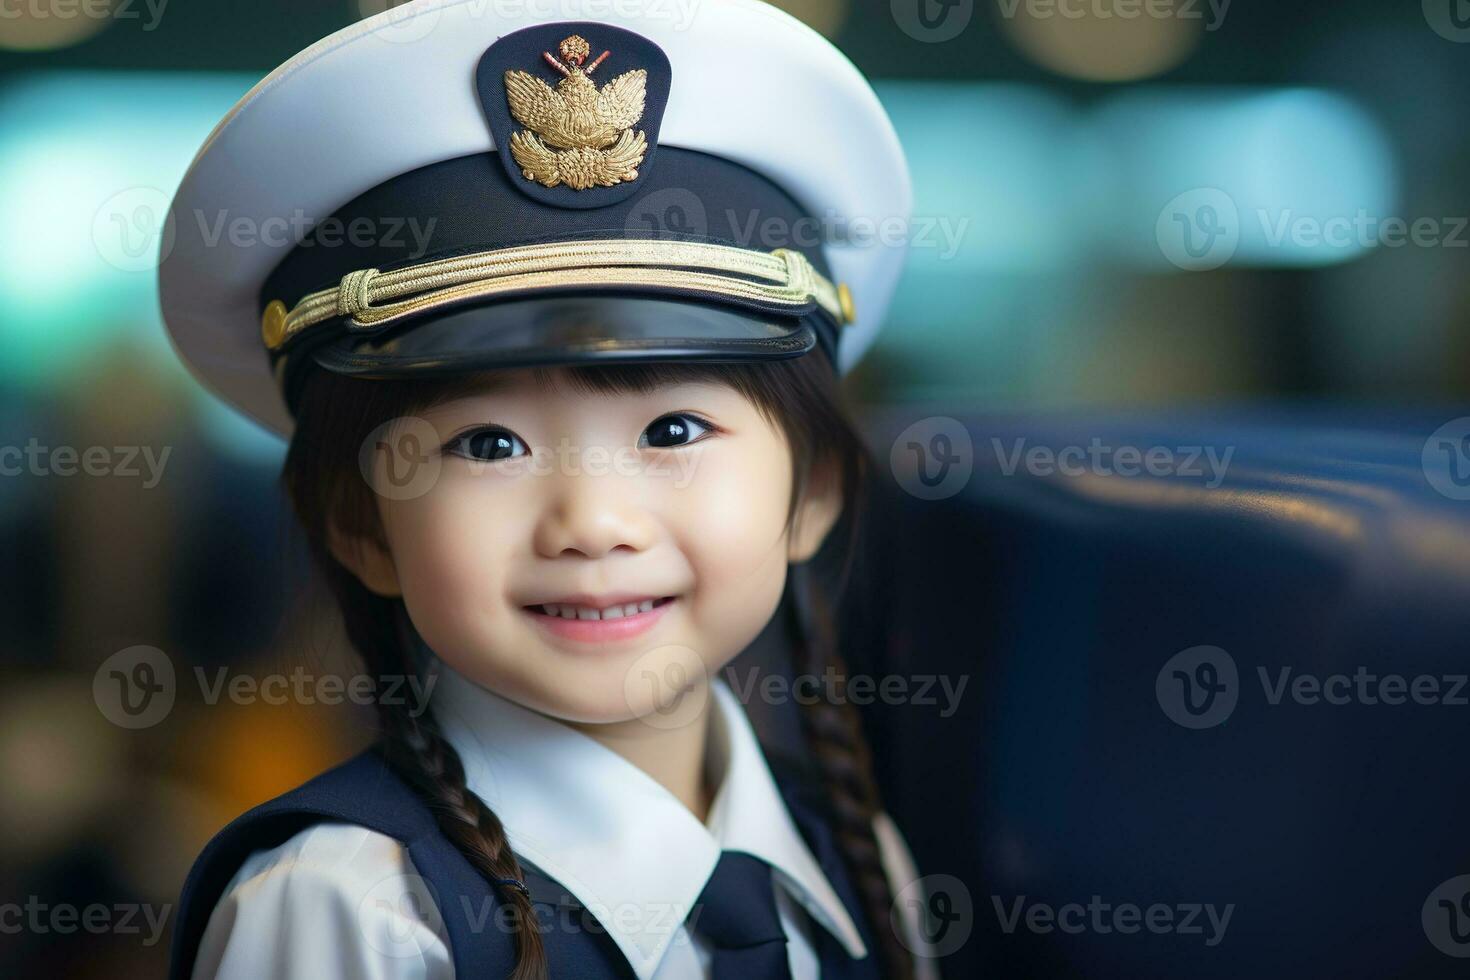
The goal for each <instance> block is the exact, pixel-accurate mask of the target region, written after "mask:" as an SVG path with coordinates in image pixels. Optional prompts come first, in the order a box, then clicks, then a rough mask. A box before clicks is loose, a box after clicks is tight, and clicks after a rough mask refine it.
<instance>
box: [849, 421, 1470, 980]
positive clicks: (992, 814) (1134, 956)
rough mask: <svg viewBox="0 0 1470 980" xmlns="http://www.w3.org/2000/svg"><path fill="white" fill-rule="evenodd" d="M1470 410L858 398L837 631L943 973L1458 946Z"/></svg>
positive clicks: (1249, 964) (1208, 967)
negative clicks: (927, 895)
mask: <svg viewBox="0 0 1470 980" xmlns="http://www.w3.org/2000/svg"><path fill="white" fill-rule="evenodd" d="M1466 415H1470V411H1466V410H1460V411H1445V412H1439V413H1437V414H1436V413H1428V412H1424V413H1409V412H1405V413H1398V414H1394V413H1389V412H1379V413H1364V412H1358V413H1356V414H1354V413H1353V412H1350V411H1333V410H1329V409H1276V408H1260V409H1231V410H1223V409H1222V410H1218V411H1213V412H1190V413H1183V412H1181V413H1174V412H1169V413H1166V412H1162V411H1161V412H1155V413H1144V414H1117V415H1084V414H1075V415H1057V416H1040V417H1026V416H1019V417H1017V416H993V417H992V416H961V417H959V418H955V419H953V420H952V421H943V420H936V419H935V418H934V417H933V416H932V415H928V414H926V413H925V412H924V411H923V410H919V411H915V410H913V409H903V410H891V411H889V412H887V413H886V414H882V415H875V416H872V417H870V418H869V419H867V420H866V423H865V424H866V429H867V433H868V436H869V438H870V442H871V445H872V447H873V449H874V452H875V457H876V459H877V460H878V463H879V473H878V474H877V477H878V479H877V480H876V484H877V494H876V497H875V500H874V505H873V508H872V510H871V512H870V514H869V518H870V519H869V522H868V526H867V528H866V533H867V542H868V545H867V551H865V552H864V555H863V558H862V560H861V562H860V564H859V566H858V567H857V569H856V570H855V578H854V586H853V588H852V590H851V591H850V592H849V594H848V599H847V601H846V602H845V604H844V607H843V611H842V615H843V619H844V626H845V629H846V632H845V636H846V637H847V638H848V639H847V641H846V643H845V649H846V653H847V656H848V659H849V661H850V666H851V668H852V670H853V671H854V673H857V674H864V673H866V674H872V675H875V676H876V677H877V678H878V679H880V680H881V679H882V678H884V677H897V678H899V679H900V682H901V683H902V684H903V685H904V687H903V690H904V691H906V692H908V693H907V695H906V696H903V695H901V696H897V697H893V696H889V697H885V696H881V695H875V696H872V697H870V698H866V700H867V701H868V703H866V704H863V705H862V711H863V714H864V722H865V726H866V728H867V731H868V733H869V736H870V740H871V741H872V743H873V746H874V751H875V762H876V765H877V767H878V770H879V776H880V782H881V783H882V786H883V790H884V793H885V798H886V801H887V804H888V807H889V809H890V811H891V812H893V813H894V815H895V817H896V818H897V820H898V822H899V823H900V825H901V826H902V827H903V828H904V830H905V832H906V834H907V837H908V839H909V843H910V845H911V846H912V848H913V851H914V853H915V857H916V860H917V862H918V864H919V866H920V869H921V871H922V873H923V874H925V875H926V876H930V877H929V879H928V880H929V881H930V882H931V883H933V884H934V885H935V887H936V891H935V894H934V895H933V896H931V900H930V908H931V912H932V915H931V920H932V923H931V924H932V926H933V928H934V937H933V938H934V940H935V942H936V943H938V944H939V946H938V947H937V948H939V949H941V950H943V951H946V952H947V954H948V955H946V956H944V957H943V958H942V959H941V960H940V964H941V967H942V969H943V972H944V975H945V976H946V977H950V978H956V977H958V978H970V977H984V978H998V980H999V978H1004V980H1012V978H1029V977H1109V978H1111V977H1130V978H1146V977H1170V978H1175V977H1190V978H1195V980H1209V978H1237V977H1244V976H1250V977H1278V976H1279V977H1296V978H1300V977H1319V976H1332V977H1337V978H1348V977H1363V978H1368V977H1373V978H1379V977H1451V976H1454V977H1463V976H1466V975H1470V959H1465V958H1462V957H1466V956H1470V877H1466V878H1464V879H1460V880H1459V881H1456V880H1455V879H1457V877H1458V876H1461V875H1466V876H1470V839H1467V836H1466V830H1465V828H1466V826H1467V825H1466V820H1465V818H1466V816H1467V814H1470V774H1467V766H1466V760H1467V758H1470V755H1467V745H1470V706H1467V704H1466V702H1467V700H1470V685H1466V684H1465V675H1466V674H1467V673H1470V500H1466V499H1459V498H1462V497H1470V440H1464V441H1461V442H1455V441H1454V440H1449V439H1442V438H1441V439H1438V440H1437V441H1435V440H1431V438H1430V437H1431V433H1434V432H1435V431H1436V430H1437V429H1439V428H1440V427H1441V426H1442V425H1444V424H1445V423H1446V422H1449V421H1450V420H1451V419H1454V418H1455V417H1456V416H1466ZM940 436H943V438H940ZM1127 447H1131V448H1132V449H1133V450H1134V452H1130V451H1128V448H1127ZM1153 447H1162V452H1155V453H1154V454H1153V456H1152V457H1151V459H1152V463H1151V464H1150V463H1149V462H1147V461H1148V460H1149V459H1150V457H1149V456H1148V455H1147V454H1148V451H1149V450H1151V449H1152V448H1153ZM1018 450H1019V451H1018ZM1135 457H1137V459H1135ZM967 459H968V461H969V470H968V472H966V460H967ZM943 461H948V462H947V464H945V463H944V462H943ZM945 466H947V467H948V469H947V470H946V469H945ZM921 467H922V468H924V470H923V472H924V474H925V479H926V480H927V481H928V482H929V483H932V484H933V486H929V485H927V484H926V483H925V482H924V481H922V480H920V479H919V475H920V469H921ZM945 479H948V480H950V481H951V482H950V483H949V484H947V485H946V484H945V483H944V480H945ZM926 496H928V497H934V498H935V499H922V498H923V497H926ZM1392 677H1398V678H1402V680H1401V681H1394V680H1391V679H1390V678H1392ZM926 678H927V679H928V680H927V686H926ZM946 678H947V681H946V680H945V679H946ZM941 682H944V683H941ZM895 683H898V682H892V681H890V685H891V686H890V692H893V691H897V690H898V687H896V686H893V685H894V684H895ZM946 683H947V687H946V686H945V684H946ZM961 683H963V684H964V687H963V688H960V687H959V685H960V684H961ZM1415 685H1417V687H1416V686H1415ZM945 691H949V692H952V693H951V694H950V695H946V693H945ZM953 692H958V693H957V695H955V694H954V693H953ZM854 700H857V698H856V697H855V698H854ZM1393 701H1396V702H1399V703H1387V702H1393ZM1094 896H1096V897H1094ZM1125 906H1132V907H1136V909H1137V912H1136V913H1135V912H1130V911H1127V909H1126V908H1125ZM1191 909H1192V910H1193V912H1191ZM1212 914H1213V918H1212V917H1211V916H1212ZM1227 914H1228V918H1226V916H1227ZM1150 916H1151V918H1149V917H1150Z"/></svg>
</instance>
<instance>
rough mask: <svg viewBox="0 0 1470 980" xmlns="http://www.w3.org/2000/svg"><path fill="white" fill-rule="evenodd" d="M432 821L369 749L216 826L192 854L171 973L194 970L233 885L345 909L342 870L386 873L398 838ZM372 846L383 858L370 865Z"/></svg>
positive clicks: (346, 884) (400, 853) (416, 835)
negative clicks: (195, 854)
mask: <svg viewBox="0 0 1470 980" xmlns="http://www.w3.org/2000/svg"><path fill="white" fill-rule="evenodd" d="M434 824H435V822H434V818H433V815H432V814H431V813H430V812H429V811H428V808H427V806H426V805H425V804H424V803H423V802H422V801H421V800H419V799H418V797H417V795H416V794H415V793H414V792H413V791H412V790H411V789H410V788H409V787H407V786H406V785H405V784H404V783H403V782H402V781H401V780H399V779H398V777H397V776H395V775H394V774H393V772H392V771H391V769H389V767H388V766H387V765H386V763H384V761H383V760H382V758H381V757H380V756H379V755H378V754H377V753H375V752H372V751H369V752H364V753H362V754H360V755H358V756H356V757H354V758H352V759H350V760H348V761H347V762H345V763H343V764H342V765H340V766H337V767H336V768H334V769H331V770H329V771H328V772H325V773H323V774H322V775H320V776H318V777H316V778H315V779H312V780H310V781H309V782H307V783H305V784H303V785H302V786H299V787H297V788H296V789H294V790H292V791H290V792H289V793H285V794H283V795H282V796H279V797H277V798H276V799H274V800H271V801H269V802H267V803H263V804H261V805H260V806H257V807H255V808H254V809H252V810H250V811H249V812H248V813H245V814H244V815H242V816H241V817H239V818H237V819H236V820H234V821H233V822H231V823H230V825H229V826H227V827H225V828H224V829H223V830H221V831H220V832H219V833H218V834H216V835H215V836H214V838H213V839H212V840H210V842H209V844H208V845H207V846H206V847H205V848H204V851H203V853H201V854H200V856H199V858H198V859H197V860H196V861H195V862H194V867H193V868H192V869H191V870H190V872H189V878H188V881H187V882H186V883H185V886H184V892H183V895H182V897H181V899H180V902H179V909H178V914H177V917H176V920H175V929H174V938H173V949H172V956H171V970H170V976H171V977H172V978H173V980H183V978H185V977H188V976H190V975H191V972H192V971H193V966H194V964H195V962H196V955H197V953H198V951H199V948H200V943H201V940H202V938H203V935H204V932H205V931H206V928H209V927H211V925H212V923H213V921H214V920H215V919H217V918H218V921H219V922H220V923H221V925H222V926H228V925H229V923H230V921H231V917H232V915H233V913H232V912H231V911H229V909H226V911H225V912H224V913H223V914H222V916H221V917H217V916H216V914H215V911H216V909H217V908H218V907H220V906H222V905H227V904H230V907H231V908H234V907H237V906H238V903H233V904H231V903H227V902H226V896H227V892H229V891H230V890H231V889H234V888H235V886H237V885H239V886H242V889H243V890H242V891H241V892H240V893H239V894H242V895H244V894H253V892H252V890H251V888H249V887H243V886H245V885H246V884H247V883H248V882H257V884H256V885H255V886H253V888H254V891H259V892H262V893H264V894H267V895H269V896H271V897H272V901H283V900H286V899H293V900H295V899H299V897H300V896H302V895H304V896H306V897H309V898H311V900H312V901H313V902H314V903H315V904H316V905H317V906H318V907H322V906H324V905H325V904H326V903H329V902H330V901H335V902H336V903H337V907H338V908H339V909H345V908H346V905H345V903H346V900H347V897H349V896H350V895H351V894H353V892H352V891H351V887H350V886H353V885H355V884H357V882H355V881H354V880H352V879H350V878H346V879H343V878H342V875H343V873H344V872H343V871H342V869H345V868H352V867H355V866H358V865H361V866H362V867H363V868H364V869H377V870H382V869H387V870H383V876H384V877H388V876H391V875H392V874H394V873H395V872H394V871H393V870H391V869H392V868H393V867H395V866H401V864H402V861H404V860H406V855H404V848H405V845H411V844H413V843H414V842H416V841H419V840H421V839H423V838H425V837H426V836H428V835H430V834H432V833H433V831H434ZM390 845H391V847H390ZM392 848H396V849H397V852H396V855H397V856H395V852H394V851H393V850H392ZM373 854H378V855H379V856H381V857H383V858H384V861H383V862H379V863H375V862H374V861H372V860H371V859H370V858H371V856H372V855H373ZM395 861H397V862H398V865H395V864H394V862H395ZM334 868H335V869H337V870H336V871H335V872H332V871H330V870H329V869H334ZM339 879H341V880H340V881H339ZM337 884H341V885H343V887H342V888H341V889H338V888H336V887H335V886H336V885H337ZM267 886H269V887H267ZM326 886H332V887H326ZM253 907H254V908H262V909H263V908H265V907H266V905H265V904H260V905H255V906H253ZM277 909H278V911H277V914H278V915H282V916H283V918H284V917H285V916H284V914H283V913H282V912H281V911H280V906H277ZM369 976H371V974H369Z"/></svg>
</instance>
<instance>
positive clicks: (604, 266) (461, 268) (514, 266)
mask: <svg viewBox="0 0 1470 980" xmlns="http://www.w3.org/2000/svg"><path fill="white" fill-rule="evenodd" d="M621 286H626V287H632V288H635V289H636V288H651V289H654V290H657V291H659V292H674V293H686V294H691V295H695V296H701V297H708V296H713V297H727V298H730V299H732V300H736V301H739V302H744V303H747V304H750V305H755V306H759V307H761V308H765V309H769V310H772V311H774V312H777V313H787V314H790V315H797V314H800V313H803V312H806V311H807V310H809V309H810V307H811V306H812V304H816V305H817V306H818V307H820V308H822V309H823V310H825V311H827V313H828V314H830V315H831V316H832V317H833V319H835V320H836V321H837V322H838V324H847V323H851V322H852V321H853V320H854V319H855V312H854V310H853V305H852V296H851V294H850V293H849V292H848V290H847V287H846V286H845V285H833V283H832V282H831V281H830V280H829V279H827V278H826V277H825V276H823V275H822V274H821V273H820V272H818V271H817V270H816V269H815V268H814V267H813V266H812V264H811V262H810V260H808V259H807V257H806V256H805V255H802V254H801V253H800V252H795V251H791V250H789V249H784V248H778V249H775V250H773V251H770V252H762V251H757V250H755V249H748V248H738V247H736V246H733V245H718V244H713V243H710V242H686V241H666V240H657V239H631V240H630V239H621V238H615V239H592V240H587V241H573V242H552V243H543V244H538V245H518V246H512V247H510V248H499V249H493V250H491V251H487V252H476V253H474V254H472V255H460V256H455V257H454V258H448V259H437V260H435V261H432V262H425V263H422V264H420V265H415V266H409V267H407V268H402V269H394V270H393V271H391V272H379V271H378V270H377V269H359V270H357V271H354V272H349V273H348V274H347V275H345V276H343V277H342V279H341V282H339V283H338V285H337V286H336V287H334V288H330V289H323V290H319V291H318V292H315V293H311V294H310V295H308V296H306V297H304V298H303V299H302V300H301V301H300V302H299V303H297V304H296V306H295V307H294V308H291V309H289V310H288V309H287V307H286V305H285V303H284V302H282V301H281V300H279V299H278V300H273V301H272V302H271V303H270V304H268V305H267V306H266V309H265V314H264V316H263V317H262V318H261V333H262V336H263V338H264V340H265V344H266V346H267V347H269V348H271V349H272V350H275V349H276V348H278V347H280V346H281V345H283V344H284V343H285V342H286V341H287V340H290V339H291V338H292V337H294V336H296V335H297V334H299V333H301V332H302V331H303V330H306V329H307V328H309V327H312V326H315V325H316V324H319V323H323V322H326V321H328V320H332V319H335V318H337V317H348V318H349V319H348V326H349V327H350V328H358V329H368V328H377V327H380V326H384V325H387V324H389V323H392V322H394V321H396V320H401V319H403V318H404V317H409V316H414V315H417V314H420V313H426V312H430V311H432V310H436V309H440V308H443V307H448V306H452V305H454V304H457V303H463V302H466V301H469V300H479V299H487V298H493V297H495V296H499V295H506V294H512V293H525V292H535V291H538V290H545V289H565V288H568V287H585V288H590V289H596V288H603V287H621Z"/></svg>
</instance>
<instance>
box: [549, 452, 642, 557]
mask: <svg viewBox="0 0 1470 980" xmlns="http://www.w3.org/2000/svg"><path fill="white" fill-rule="evenodd" d="M637 482H638V477H637V476H635V475H630V476H620V475H599V476H591V475H588V474H585V473H581V474H575V475H567V474H562V475H558V476H555V477H553V478H551V480H550V481H548V485H547V486H546V488H545V489H546V494H547V496H546V498H545V500H546V503H545V509H544V511H543V513H542V515H541V519H540V521H539V522H538V524H537V527H536V536H535V537H536V540H535V547H536V551H537V553H538V554H540V555H541V556H542V557H543V558H560V557H562V556H564V555H572V556H578V555H580V556H582V557H584V558H601V557H603V556H604V555H608V554H611V553H613V552H615V551H617V550H618V549H623V550H627V551H631V552H640V551H645V550H647V549H648V548H649V547H650V546H651V545H652V544H653V541H654V537H655V535H656V533H657V528H656V526H655V524H654V521H653V517H652V515H651V514H649V513H648V510H647V508H646V507H644V506H643V505H641V504H640V503H639V502H638V500H637V499H636V498H637V497H638V494H637V493H636V489H637V488H636V486H635V484H637Z"/></svg>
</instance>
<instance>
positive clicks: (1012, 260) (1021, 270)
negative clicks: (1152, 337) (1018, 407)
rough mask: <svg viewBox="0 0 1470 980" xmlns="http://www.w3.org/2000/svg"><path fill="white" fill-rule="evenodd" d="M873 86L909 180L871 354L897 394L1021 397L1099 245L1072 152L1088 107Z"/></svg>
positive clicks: (1017, 95) (1010, 88)
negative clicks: (884, 323)
mask: <svg viewBox="0 0 1470 980" xmlns="http://www.w3.org/2000/svg"><path fill="white" fill-rule="evenodd" d="M876 89H877V92H878V97H879V99H880V100H881V101H882V102H883V104H884V106H885V107H886V108H887V110H888V112H889V114H890V116H891V117H892V118H893V123H894V127H895V129H897V131H898V137H899V140H900V141H901V142H902V143H903V147H904V153H905V155H906V156H907V157H908V162H909V170H910V173H911V175H912V180H913V187H914V216H915V220H914V223H913V226H912V228H913V231H912V235H911V239H912V241H911V245H910V249H909V254H908V257H907V261H906V263H905V266H904V274H903V278H902V280H901V281H900V283H899V287H898V291H897V293H896V295H895V296H894V303H893V306H892V308H891V310H890V312H889V318H888V319H889V324H888V328H887V329H886V330H885V331H884V332H883V333H882V334H880V335H879V338H878V342H877V347H876V350H875V354H876V355H877V356H878V357H879V358H881V359H882V360H883V362H884V364H885V370H886V371H887V373H888V376H889V378H890V381H891V385H892V387H891V389H890V390H891V393H892V395H893V396H894V397H900V398H904V399H908V400H924V399H928V398H934V399H938V400H943V401H949V402H955V401H956V400H959V399H974V400H977V401H978V400H984V399H986V398H991V397H1005V396H1008V395H1011V394H1014V393H1016V392H1017V391H1018V390H1019V389H1020V388H1021V387H1023V386H1026V385H1027V384H1028V382H1029V379H1031V378H1034V377H1036V376H1038V375H1039V374H1041V373H1042V372H1044V370H1045V368H1044V365H1045V364H1046V363H1047V361H1048V360H1049V358H1050V350H1051V348H1052V345H1053V344H1054V343H1056V342H1058V336H1057V335H1058V330H1057V329H1056V326H1057V325H1063V324H1067V323H1069V322H1071V321H1073V320H1074V318H1075V316H1076V311H1075V308H1074V304H1075V303H1076V301H1077V300H1076V297H1077V294H1078V289H1077V286H1076V283H1075V277H1074V275H1073V273H1074V271H1075V270H1076V268H1077V266H1078V262H1079V260H1080V259H1082V258H1084V257H1085V256H1086V250H1087V247H1088V244H1089V241H1090V232H1089V230H1088V228H1087V227H1086V226H1085V223H1084V222H1085V221H1086V219H1087V215H1086V212H1085V210H1084V209H1083V208H1082V203H1083V202H1081V201H1079V199H1078V198H1077V194H1076V189H1075V187H1074V180H1073V164H1072V161H1071V157H1072V148H1073V145H1074V142H1075V133H1076V132H1077V129H1078V126H1079V125H1080V116H1079V113H1078V111H1077V110H1075V109H1074V108H1072V107H1071V106H1069V105H1068V104H1067V103H1066V102H1064V101H1062V100H1061V99H1059V98H1057V97H1055V96H1052V95H1050V94H1048V93H1047V92H1045V91H1044V90H1042V89H1040V88H1034V87H1028V86H1023V85H1014V84H999V83H997V84H982V83H972V84H952V83H928V82H898V81H885V82H880V83H878V84H877V85H876ZM1036 324H1042V325H1044V326H1043V327H1042V328H1040V329H1037V328H1036V327H1035V326H1034V325H1036Z"/></svg>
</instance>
